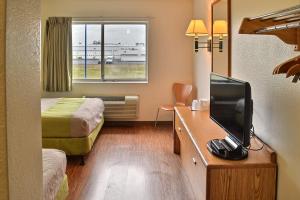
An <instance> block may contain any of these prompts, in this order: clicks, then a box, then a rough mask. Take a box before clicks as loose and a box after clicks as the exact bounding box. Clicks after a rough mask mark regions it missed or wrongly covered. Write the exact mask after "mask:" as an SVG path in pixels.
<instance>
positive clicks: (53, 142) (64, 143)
mask: <svg viewBox="0 0 300 200" xmlns="http://www.w3.org/2000/svg"><path fill="white" fill-rule="evenodd" d="M41 110H42V136H43V139H42V141H43V148H55V149H60V150H63V151H64V152H65V153H66V154H67V155H85V154H87V153H88V152H89V151H90V150H91V149H92V146H93V144H94V142H95V140H96V138H97V135H98V133H99V132H100V130H101V128H102V126H103V123H104V117H103V111H104V104H103V101H102V100H101V99H99V98H43V99H41Z"/></svg>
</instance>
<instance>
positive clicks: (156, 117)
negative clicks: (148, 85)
mask: <svg viewBox="0 0 300 200" xmlns="http://www.w3.org/2000/svg"><path fill="white" fill-rule="evenodd" d="M159 110H160V109H159V108H158V109H157V113H156V119H155V127H156V126H157V120H158V115H159Z"/></svg>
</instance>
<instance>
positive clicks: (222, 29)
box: [213, 20, 228, 36]
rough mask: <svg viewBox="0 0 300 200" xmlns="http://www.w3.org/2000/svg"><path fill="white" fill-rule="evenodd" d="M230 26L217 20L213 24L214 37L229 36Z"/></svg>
mask: <svg viewBox="0 0 300 200" xmlns="http://www.w3.org/2000/svg"><path fill="white" fill-rule="evenodd" d="M227 35H228V26H227V21H225V20H216V21H214V24H213V36H227Z"/></svg>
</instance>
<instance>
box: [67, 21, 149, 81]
mask: <svg viewBox="0 0 300 200" xmlns="http://www.w3.org/2000/svg"><path fill="white" fill-rule="evenodd" d="M72 32H73V79H74V80H79V81H85V80H88V81H96V82H98V81H99V82H100V81H102V82H105V81H109V82H139V81H141V82H145V81H147V79H148V67H147V66H148V63H147V60H148V59H147V57H148V53H147V24H146V23H74V24H73V26H72Z"/></svg>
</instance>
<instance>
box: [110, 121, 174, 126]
mask: <svg viewBox="0 0 300 200" xmlns="http://www.w3.org/2000/svg"><path fill="white" fill-rule="evenodd" d="M172 124H173V122H172V121H158V122H157V125H158V126H172ZM154 125H155V121H105V123H104V127H112V126H154Z"/></svg>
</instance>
